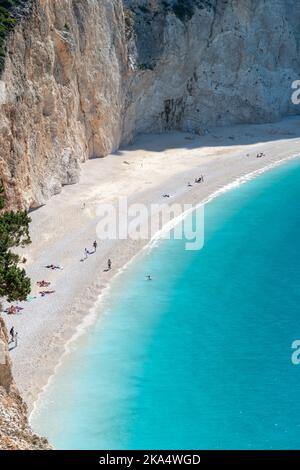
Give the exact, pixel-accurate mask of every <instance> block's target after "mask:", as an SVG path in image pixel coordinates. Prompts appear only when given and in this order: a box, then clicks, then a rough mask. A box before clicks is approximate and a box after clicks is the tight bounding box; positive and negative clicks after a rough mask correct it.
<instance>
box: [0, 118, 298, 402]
mask: <svg viewBox="0 0 300 470" xmlns="http://www.w3.org/2000/svg"><path fill="white" fill-rule="evenodd" d="M299 123H300V119H299V118H293V119H287V120H285V121H283V122H280V123H276V124H268V125H249V126H236V127H230V128H221V129H214V130H212V131H211V133H210V134H209V135H207V136H205V137H201V138H200V137H199V138H198V137H193V140H192V141H191V140H190V139H188V140H186V134H185V133H169V134H162V135H147V136H142V137H140V138H139V139H137V141H136V143H135V144H134V145H133V146H131V147H129V148H127V149H124V150H121V151H119V152H118V154H117V155H111V156H109V157H107V158H105V159H103V160H91V161H88V162H86V163H85V165H84V166H83V168H82V177H81V181H80V183H79V184H77V185H75V186H69V187H66V188H64V190H63V191H62V193H61V194H59V195H58V196H56V197H55V198H53V199H51V200H50V201H49V202H48V204H47V205H46V206H44V207H42V208H41V209H39V210H38V211H35V212H33V213H32V214H31V217H32V224H31V236H32V242H33V243H32V245H31V246H29V247H27V248H26V250H24V252H22V254H23V255H24V256H25V257H26V258H27V260H28V263H27V270H28V274H29V275H30V276H31V278H32V280H33V286H34V291H33V295H36V296H37V299H36V300H34V301H33V302H31V303H25V304H24V305H23V306H24V311H23V314H22V315H20V316H13V317H5V320H6V323H7V326H8V327H10V326H11V325H14V326H15V329H16V331H18V332H19V335H20V336H19V337H20V342H19V345H18V348H17V349H16V350H14V351H12V353H11V355H12V359H13V369H14V370H13V372H14V376H15V379H16V382H17V385H18V387H19V389H20V391H21V393H22V395H23V397H24V399H25V400H26V402H27V404H28V405H29V409H32V405H33V403H34V402H35V401H36V399H37V397H38V395H39V394H40V392H41V390H42V389H43V387H44V386H45V385H46V384H47V383H48V380H49V377H50V376H52V374H53V371H54V369H55V367H56V366H57V364H58V363H59V361H60V359H61V356H62V355H63V354H64V352H65V346H66V344H68V341H69V340H70V338H72V337H73V336H74V334H75V335H76V334H77V332H78V329H77V327H78V325H82V321H83V320H84V318H85V317H86V315H87V313H88V312H90V309H91V308H92V307H93V306H94V305H95V302H96V301H97V298H98V296H99V294H101V293H102V292H104V291H105V289H106V288H107V286H109V284H110V282H111V279H112V277H113V276H114V275H115V274H116V273H118V271H119V270H120V269H121V268H122V267H124V266H125V265H126V263H127V262H128V261H130V260H131V259H134V256H135V255H136V254H137V253H138V252H140V251H141V249H142V248H143V247H145V245H146V244H147V242H146V241H145V242H144V241H143V242H138V241H132V240H122V241H116V242H110V241H101V243H100V247H99V250H97V253H96V254H94V255H93V256H92V257H90V258H89V260H88V261H87V262H84V263H80V262H79V260H80V255H81V254H82V253H83V250H84V247H85V246H90V245H91V244H92V243H93V241H94V240H95V237H96V226H97V221H98V219H97V207H98V204H102V203H110V204H116V203H117V200H118V197H119V196H123V197H127V198H128V200H129V202H130V203H136V202H137V203H144V204H145V205H147V206H149V205H151V204H157V203H159V204H161V203H162V202H163V199H162V194H165V193H169V194H170V195H171V200H172V202H176V203H181V204H193V205H194V206H196V205H197V204H198V203H199V201H203V200H204V201H205V200H206V199H207V198H210V197H212V195H213V194H214V193H216V192H218V191H221V192H222V191H224V186H226V185H227V184H228V183H229V184H232V182H233V181H236V180H237V179H239V178H240V177H242V178H245V177H247V176H246V175H249V174H251V173H252V172H255V171H256V170H260V169H261V168H262V167H266V166H268V165H270V164H273V163H276V162H278V161H279V160H282V159H284V158H287V157H290V156H291V155H293V154H296V153H297V154H298V152H299V148H300V130H299V129H300V126H299ZM249 135H251V138H250V137H249ZM232 136H235V141H234V142H233V141H232ZM274 136H275V137H274ZM261 151H262V152H264V153H265V157H263V158H259V159H258V158H256V154H257V153H258V152H261ZM247 155H248V156H247ZM125 161H126V165H125V164H124V162H125ZM199 174H204V175H205V184H204V185H194V187H193V188H188V187H187V183H188V181H192V182H193V181H194V178H195V177H196V176H199ZM235 184H237V183H235ZM83 201H84V202H85V203H86V209H85V210H82V209H81V207H82V202H83ZM109 257H110V258H111V259H112V260H113V269H112V271H111V272H110V273H104V272H103V270H104V268H105V266H106V263H107V259H108V258H109ZM51 263H59V264H61V265H62V266H63V267H64V270H63V271H59V272H54V273H53V272H48V271H45V268H44V266H45V265H47V264H51ZM45 276H47V278H46V280H47V281H51V289H52V288H53V290H55V291H56V293H55V295H53V296H50V297H49V298H40V296H39V295H38V290H37V287H36V286H35V284H36V282H37V281H38V280H40V279H45ZM85 321H86V322H87V323H88V321H89V320H88V319H86V320H85ZM80 328H82V327H80Z"/></svg>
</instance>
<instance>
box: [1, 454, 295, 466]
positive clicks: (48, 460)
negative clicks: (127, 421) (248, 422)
mask: <svg viewBox="0 0 300 470" xmlns="http://www.w3.org/2000/svg"><path fill="white" fill-rule="evenodd" d="M287 461H291V462H300V451H206V450H201V451H198V450H190V451H166V450H155V451H122V450H121V451H0V466H1V468H3V469H4V465H6V468H7V465H10V464H11V463H15V464H17V465H20V464H21V465H24V464H25V465H31V466H32V467H35V466H39V468H41V465H46V466H47V467H50V468H51V467H53V468H54V466H55V465H60V466H65V467H66V468H68V467H72V468H83V469H84V470H85V469H86V470H88V468H99V469H101V468H118V469H126V468H129V469H131V470H134V469H136V468H145V469H147V468H149V467H150V466H151V467H154V468H156V467H158V466H159V465H163V466H164V467H166V468H169V467H173V468H174V467H175V468H176V467H179V466H182V465H183V466H186V467H198V468H200V467H201V466H202V467H203V466H204V467H205V466H206V465H209V464H214V465H216V464H220V465H224V464H230V465H231V466H232V465H235V464H238V465H240V464H241V463H243V464H244V463H249V464H252V465H255V464H256V463H257V464H261V463H262V464H264V463H273V464H276V465H284V464H285V463H286V462H287ZM54 470H56V468H54Z"/></svg>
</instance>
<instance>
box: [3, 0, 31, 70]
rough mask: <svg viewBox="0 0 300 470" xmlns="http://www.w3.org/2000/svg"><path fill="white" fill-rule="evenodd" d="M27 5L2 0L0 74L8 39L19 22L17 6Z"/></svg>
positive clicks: (20, 0)
mask: <svg viewBox="0 0 300 470" xmlns="http://www.w3.org/2000/svg"><path fill="white" fill-rule="evenodd" d="M25 3H27V0H26V1H25V0H0V72H1V70H2V68H3V65H4V59H5V40H6V37H7V35H8V33H9V32H10V31H11V30H12V29H13V28H14V26H15V24H16V22H17V21H16V19H15V18H14V16H13V11H14V9H15V8H16V7H17V6H20V5H23V4H25Z"/></svg>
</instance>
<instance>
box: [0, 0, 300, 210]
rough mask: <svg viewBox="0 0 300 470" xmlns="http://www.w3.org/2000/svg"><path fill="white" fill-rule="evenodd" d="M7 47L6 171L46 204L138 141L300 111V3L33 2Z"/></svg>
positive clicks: (10, 194) (1, 164)
mask: <svg viewBox="0 0 300 470" xmlns="http://www.w3.org/2000/svg"><path fill="white" fill-rule="evenodd" d="M30 4H31V12H30V14H27V16H26V17H25V18H23V19H22V20H21V22H20V23H19V24H18V25H17V27H16V28H15V30H14V32H13V33H12V34H11V36H10V37H9V40H8V43H7V57H6V62H5V69H4V72H3V74H2V79H1V82H0V171H1V178H2V182H3V184H4V188H5V193H6V197H7V200H8V202H9V204H10V206H12V207H16V206H23V207H27V208H28V207H36V206H38V205H40V204H43V203H44V202H45V201H46V200H47V198H49V197H50V196H51V195H53V194H55V193H57V192H59V191H60V190H61V188H62V186H63V185H65V184H72V183H75V182H76V181H77V180H78V177H79V162H83V161H85V160H87V159H88V158H91V157H103V156H105V155H107V154H108V153H110V152H112V151H114V150H116V149H117V148H118V147H119V146H120V144H122V143H127V142H129V141H130V140H131V139H133V138H134V136H135V135H136V134H138V133H142V132H151V131H155V132H157V131H167V130H169V129H181V130H187V131H191V132H197V133H198V134H200V135H201V134H203V133H204V131H205V129H206V128H209V126H211V125H218V124H219V125H223V124H230V123H243V122H248V123H249V122H263V121H273V120H277V119H280V118H281V117H282V116H284V115H288V114H294V113H298V112H299V109H298V107H297V106H295V105H293V104H292V102H291V84H292V81H293V80H296V79H297V78H299V72H300V55H299V46H300V36H299V33H298V25H299V23H300V4H299V2H295V1H293V0H266V1H263V2H262V1H260V0H227V1H225V0H193V1H192V0H123V1H122V0H101V1H99V0H31V2H30Z"/></svg>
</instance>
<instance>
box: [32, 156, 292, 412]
mask: <svg viewBox="0 0 300 470" xmlns="http://www.w3.org/2000/svg"><path fill="white" fill-rule="evenodd" d="M299 157H300V153H294V154H292V155H290V156H287V157H285V158H282V159H280V160H277V161H276V162H273V163H270V164H267V165H265V166H263V167H261V168H259V169H257V170H255V171H252V172H250V173H247V174H245V175H242V176H240V177H238V178H236V179H235V180H234V181H232V182H230V183H227V184H225V185H224V186H223V187H221V188H219V189H217V190H216V191H214V192H213V193H212V194H211V195H209V196H207V197H206V198H204V199H203V200H202V201H200V202H198V204H197V205H196V206H195V207H193V208H192V209H189V210H187V211H185V212H184V213H182V214H181V215H180V216H178V217H176V218H174V219H173V220H172V221H171V222H170V223H168V224H166V225H165V226H164V227H162V229H161V230H159V231H158V232H156V234H155V235H154V236H153V237H152V238H151V240H149V242H148V243H147V244H146V245H145V246H144V247H143V248H142V250H141V251H139V252H137V253H136V254H135V255H134V256H133V257H132V258H131V259H130V260H129V261H127V263H126V264H125V265H124V266H123V267H121V268H119V270H118V271H117V272H116V273H115V274H114V276H113V278H112V279H111V282H110V284H109V285H108V286H107V287H106V288H105V290H103V292H101V294H100V295H99V296H98V299H97V301H96V302H95V305H94V306H93V307H92V308H91V309H90V311H89V313H88V314H87V315H86V317H84V319H83V320H82V322H81V323H80V324H79V325H78V326H77V327H76V332H75V333H74V334H73V336H72V337H71V338H70V339H69V340H68V342H67V343H66V344H65V349H64V353H63V354H62V356H61V357H60V360H59V362H58V364H57V365H56V367H55V369H54V371H53V374H52V375H51V376H50V377H49V379H48V381H47V384H46V385H45V386H44V387H43V389H42V390H41V392H40V394H39V396H38V397H37V400H36V401H35V402H34V404H33V408H32V411H31V413H30V416H29V420H32V418H33V416H34V414H35V413H37V412H38V407H39V404H40V403H41V401H42V400H43V395H44V394H45V393H47V389H48V387H49V386H50V385H51V382H52V381H53V380H55V375H56V373H57V372H58V370H59V368H60V367H61V366H62V364H63V362H64V360H65V358H66V356H67V355H68V354H70V353H72V351H73V350H74V348H76V341H77V340H78V338H80V337H81V336H82V335H84V334H88V331H89V329H90V328H91V327H92V326H93V325H94V323H95V322H96V321H97V320H98V318H99V315H101V314H102V313H103V311H102V310H101V303H102V301H103V300H104V298H105V296H108V295H109V291H110V289H111V287H112V283H113V281H114V280H115V279H116V278H117V277H118V276H120V275H121V274H122V273H123V272H124V271H125V270H126V269H127V268H128V266H129V265H130V264H132V263H133V262H134V261H135V260H136V259H137V258H140V257H141V256H143V255H144V253H145V251H146V250H147V251H151V250H152V249H153V247H154V246H156V245H157V243H158V242H159V241H160V240H161V239H162V238H163V237H164V234H165V233H166V232H170V231H171V230H172V229H173V228H174V227H175V226H176V225H177V224H179V223H180V222H181V221H182V220H183V219H184V218H186V217H187V216H189V215H190V214H191V213H192V212H194V211H195V210H196V209H197V208H198V207H200V206H201V205H205V204H208V203H210V202H212V201H213V200H215V199H216V198H218V197H220V196H222V195H223V194H225V193H227V192H229V191H232V190H234V189H237V188H239V187H240V186H241V185H243V184H246V183H247V182H249V181H251V180H253V179H255V178H257V177H259V176H260V175H262V174H264V173H266V172H268V171H271V170H272V169H275V168H277V167H279V166H282V165H284V164H286V163H288V162H290V161H292V160H295V159H296V158H299Z"/></svg>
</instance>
